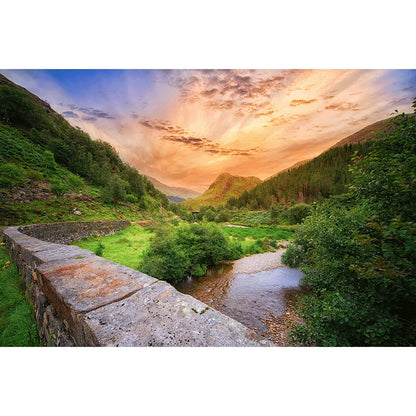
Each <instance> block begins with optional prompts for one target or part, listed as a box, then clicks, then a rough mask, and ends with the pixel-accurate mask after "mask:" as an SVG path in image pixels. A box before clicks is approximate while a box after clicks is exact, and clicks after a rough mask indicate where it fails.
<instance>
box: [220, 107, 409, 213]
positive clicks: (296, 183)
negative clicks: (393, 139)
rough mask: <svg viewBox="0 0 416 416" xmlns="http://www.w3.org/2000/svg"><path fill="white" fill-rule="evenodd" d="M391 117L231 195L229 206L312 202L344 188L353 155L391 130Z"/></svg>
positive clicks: (363, 150) (256, 207)
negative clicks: (308, 159)
mask: <svg viewBox="0 0 416 416" xmlns="http://www.w3.org/2000/svg"><path fill="white" fill-rule="evenodd" d="M409 117H413V116H411V115H409ZM392 120H393V119H392V118H390V119H387V120H383V121H380V122H377V123H374V124H372V125H370V126H368V127H366V128H364V129H362V130H360V131H359V132H357V133H355V134H353V135H351V136H348V137H347V138H345V139H343V140H341V141H339V142H338V143H337V144H336V145H335V146H333V147H332V148H331V149H329V150H327V151H326V152H324V153H322V154H321V155H319V156H317V157H315V158H314V159H312V160H310V161H307V162H306V163H304V164H302V165H301V166H298V167H294V168H291V169H289V170H288V171H284V172H281V173H279V174H278V175H276V176H274V177H271V178H270V179H268V180H266V181H264V182H262V183H260V184H259V185H257V186H256V187H255V188H253V189H251V190H248V191H246V192H244V193H243V194H242V195H241V196H240V197H237V198H230V200H229V201H228V203H227V206H228V208H242V207H246V208H248V209H269V208H270V207H271V206H272V205H273V204H291V203H302V202H306V203H311V202H314V201H322V200H323V199H325V198H328V197H330V196H331V195H339V194H343V193H345V192H347V191H348V186H349V184H350V183H351V179H352V176H351V172H350V170H349V166H350V164H351V162H352V158H353V156H354V155H355V154H357V155H360V156H364V155H366V154H367V153H368V151H369V148H370V143H371V140H372V139H377V138H379V137H385V135H387V134H389V133H391V132H392V130H394V128H395V126H394V123H393V121H392ZM374 129H376V130H374Z"/></svg>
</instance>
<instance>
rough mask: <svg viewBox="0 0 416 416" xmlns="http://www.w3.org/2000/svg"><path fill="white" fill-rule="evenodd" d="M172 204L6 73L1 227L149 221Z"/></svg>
mask: <svg viewBox="0 0 416 416" xmlns="http://www.w3.org/2000/svg"><path fill="white" fill-rule="evenodd" d="M168 204H169V201H168V199H167V198H166V196H165V195H164V194H162V193H161V192H160V191H158V190H157V189H155V187H154V186H153V184H152V183H151V182H150V181H149V180H147V178H146V177H145V176H143V175H140V174H139V173H138V172H137V170H136V169H134V168H132V167H131V166H129V165H127V164H126V163H124V162H123V161H122V160H121V159H120V157H119V155H118V154H117V152H116V151H115V150H114V149H113V148H112V147H111V146H110V145H109V144H108V143H106V142H102V141H94V140H92V139H91V138H90V137H89V135H88V134H86V133H85V132H83V131H82V130H80V129H78V128H74V127H72V126H71V125H70V124H69V123H68V122H67V121H66V120H65V119H64V118H63V117H62V116H61V115H59V114H58V113H56V112H55V111H54V110H53V109H52V108H51V107H50V105H49V104H48V103H46V102H44V101H42V100H41V99H40V98H38V97H36V96H35V95H33V94H31V93H30V92H29V91H27V90H25V89H24V88H22V87H20V86H18V85H16V84H14V83H12V82H11V81H9V80H8V79H7V78H5V77H4V76H2V75H1V74H0V225H10V224H21V223H27V222H46V221H71V220H80V219H82V220H92V219H97V220H103V219H120V218H127V219H141V218H142V217H143V216H145V217H146V215H147V214H148V212H150V211H152V210H157V209H159V208H160V207H161V206H163V207H168Z"/></svg>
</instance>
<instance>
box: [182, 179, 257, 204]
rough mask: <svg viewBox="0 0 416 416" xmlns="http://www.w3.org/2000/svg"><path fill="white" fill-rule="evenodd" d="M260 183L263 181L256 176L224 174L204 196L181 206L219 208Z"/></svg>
mask: <svg viewBox="0 0 416 416" xmlns="http://www.w3.org/2000/svg"><path fill="white" fill-rule="evenodd" d="M259 183H261V180H260V179H259V178H256V177H255V176H234V175H230V174H229V173H222V174H221V175H220V176H218V178H217V179H215V181H214V182H213V183H212V184H211V185H210V187H209V188H208V189H207V190H206V191H205V192H204V193H203V194H202V195H200V196H198V197H197V198H194V199H190V200H188V201H185V202H182V203H181V204H182V205H185V206H187V207H190V208H192V209H199V208H200V207H201V206H203V205H211V206H213V207H217V206H219V205H221V204H224V203H225V202H227V201H228V199H230V198H236V197H239V196H240V195H241V194H242V193H243V192H244V191H246V190H248V189H251V188H254V187H255V186H256V185H258V184H259Z"/></svg>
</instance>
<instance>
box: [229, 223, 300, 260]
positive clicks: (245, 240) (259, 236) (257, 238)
mask: <svg viewBox="0 0 416 416" xmlns="http://www.w3.org/2000/svg"><path fill="white" fill-rule="evenodd" d="M222 229H223V231H224V232H225V233H226V234H227V235H228V236H229V237H230V238H232V239H234V240H238V242H239V243H240V244H241V247H242V249H243V253H244V255H245V256H249V255H251V254H257V253H264V252H265V251H269V250H271V249H273V248H276V247H277V245H278V241H282V240H288V239H289V238H291V237H292V235H293V233H292V232H291V231H286V230H281V229H278V228H272V227H269V228H266V227H262V228H255V227H251V228H239V227H222Z"/></svg>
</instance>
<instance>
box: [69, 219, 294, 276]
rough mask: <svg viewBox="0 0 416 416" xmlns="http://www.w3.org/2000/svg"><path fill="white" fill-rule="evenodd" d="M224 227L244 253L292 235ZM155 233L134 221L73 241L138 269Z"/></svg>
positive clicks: (266, 247) (264, 248) (275, 230)
mask: <svg viewBox="0 0 416 416" xmlns="http://www.w3.org/2000/svg"><path fill="white" fill-rule="evenodd" d="M221 229H222V230H223V231H224V233H225V234H226V235H228V237H229V238H230V239H232V240H237V241H238V242H239V243H240V244H241V247H242V249H243V255H244V256H249V255H251V254H257V253H264V252H265V251H269V250H272V249H273V247H276V246H277V244H278V241H281V240H287V239H289V238H291V236H292V235H293V233H292V232H290V231H286V230H281V229H278V228H272V227H269V228H237V227H221ZM152 234H153V233H152V231H151V229H150V228H148V227H147V228H146V227H141V226H139V225H137V224H133V225H131V226H130V227H128V228H126V229H124V230H122V231H119V232H118V233H116V234H113V235H110V236H107V237H99V236H93V237H89V238H86V239H83V240H81V241H78V242H76V243H74V244H75V245H77V246H78V247H81V248H85V249H87V250H90V251H93V252H94V253H96V254H97V255H99V256H101V257H104V258H106V259H108V260H112V261H115V262H116V263H120V264H123V265H125V266H127V267H131V268H132V269H137V268H138V265H139V263H140V262H141V260H142V258H143V252H144V251H145V250H146V249H147V248H148V247H149V244H150V238H151V237H152Z"/></svg>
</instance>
